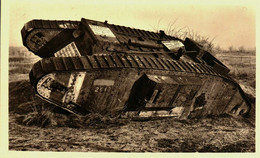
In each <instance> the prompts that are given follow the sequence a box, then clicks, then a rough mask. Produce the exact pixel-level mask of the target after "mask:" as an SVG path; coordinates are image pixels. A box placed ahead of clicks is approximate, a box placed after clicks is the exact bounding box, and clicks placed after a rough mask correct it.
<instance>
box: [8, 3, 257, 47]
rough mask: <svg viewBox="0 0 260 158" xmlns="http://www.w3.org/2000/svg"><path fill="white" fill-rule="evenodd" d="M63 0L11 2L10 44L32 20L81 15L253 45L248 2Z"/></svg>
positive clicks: (18, 42)
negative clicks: (185, 30)
mask: <svg viewBox="0 0 260 158" xmlns="http://www.w3.org/2000/svg"><path fill="white" fill-rule="evenodd" d="M64 1H65V0H64ZM64 1H59V0H58V1H56V0H51V1H48V4H47V3H46V2H45V3H40V2H37V3H35V2H34V3H32V2H30V1H21V2H18V1H13V3H11V4H10V8H9V15H10V18H9V22H10V27H9V29H10V30H9V33H10V36H9V40H10V42H9V43H10V46H22V39H21V33H20V30H21V29H22V27H23V25H24V23H26V22H28V21H30V20H32V19H50V20H80V19H81V18H82V17H84V18H87V19H93V20H99V21H105V20H108V22H109V23H112V24H119V25H124V26H130V27H135V28H140V29H145V30H153V28H154V27H155V28H157V27H158V23H159V27H158V29H161V30H163V29H166V28H167V26H168V25H169V24H171V23H174V21H175V23H174V26H173V27H175V28H182V27H188V28H189V29H190V30H193V31H194V32H196V33H199V34H201V35H202V36H207V37H209V38H210V39H212V38H214V41H213V42H214V43H215V45H219V46H220V47H222V48H225V49H226V48H228V47H229V46H234V47H236V48H237V47H240V46H244V47H245V48H254V47H255V45H256V44H255V43H256V39H255V38H256V37H255V36H256V32H255V30H256V20H255V14H256V13H255V7H254V5H253V4H250V3H248V4H243V5H237V4H236V5H234V4H232V3H229V4H228V5H201V4H200V5H197V4H186V3H183V4H174V3H171V1H168V2H166V1H163V0H161V1H159V0H158V1H149V0H147V1H143V0H142V1H138V0H136V1H132V2H131V3H130V2H129V1H127V2H128V3H126V2H124V1H121V2H120V1H117V2H114V1H112V0H110V1H108V2H109V3H108V2H105V1H103V2H100V3H97V2H96V3H94V2H89V1H88V2H86V1H85V3H80V2H79V1H77V3H61V2H64ZM162 1H163V2H164V3H161V2H162ZM43 2H44V1H43ZM54 2H56V3H54ZM70 2H71V1H70ZM140 2H141V3H140Z"/></svg>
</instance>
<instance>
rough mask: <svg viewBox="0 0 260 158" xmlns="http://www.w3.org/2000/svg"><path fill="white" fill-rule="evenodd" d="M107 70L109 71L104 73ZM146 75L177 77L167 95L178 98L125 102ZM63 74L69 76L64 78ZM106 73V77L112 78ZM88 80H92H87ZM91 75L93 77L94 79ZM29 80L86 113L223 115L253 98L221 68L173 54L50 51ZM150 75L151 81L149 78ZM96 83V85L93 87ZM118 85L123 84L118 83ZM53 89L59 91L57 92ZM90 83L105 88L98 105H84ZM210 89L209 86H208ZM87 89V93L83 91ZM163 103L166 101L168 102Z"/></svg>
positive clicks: (241, 110)
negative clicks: (60, 53)
mask: <svg viewBox="0 0 260 158" xmlns="http://www.w3.org/2000/svg"><path fill="white" fill-rule="evenodd" d="M104 74H107V75H105V76H104ZM109 74H113V75H109ZM111 76H115V77H111ZM142 76H150V77H148V78H153V81H156V80H157V79H158V78H160V79H158V83H159V82H161V81H163V78H166V79H165V81H164V82H166V81H167V80H170V79H171V78H173V79H174V80H178V82H177V83H176V84H177V85H178V86H177V87H178V88H177V89H176V91H173V92H174V93H173V92H172V94H169V96H170V95H171V97H173V98H175V99H172V100H171V104H169V105H168V104H167V105H166V106H163V107H161V106H158V105H157V104H156V105H155V104H152V103H151V106H149V104H148V103H149V101H146V100H141V101H142V102H145V103H142V104H141V103H140V105H144V104H146V106H145V107H141V108H138V107H134V108H132V109H131V108H128V107H127V105H128V104H130V102H131V100H130V99H129V98H131V94H130V93H132V91H133V89H134V88H133V87H134V85H135V83H136V82H137V80H140V78H145V82H142V84H146V80H147V79H146V78H147V77H142ZM166 76H167V77H168V78H167V77H166ZM64 78H65V80H66V81H64ZM104 78H108V80H105V79H104ZM109 78H110V79H109ZM111 78H112V79H113V80H115V85H114V86H117V87H116V88H113V89H115V90H117V92H116V93H120V89H124V90H123V91H127V92H126V93H125V96H121V95H119V94H117V96H115V95H116V94H115V92H114V91H112V90H111V87H109V85H110V84H111V85H112V84H113V83H112V80H111ZM119 78H122V79H119ZM156 78H157V79H156ZM88 80H89V81H90V83H87V82H88ZM91 80H92V81H93V82H91ZM104 80H105V81H106V84H107V85H105V86H103V88H102V86H100V87H98V85H101V84H100V81H102V82H104ZM159 80H161V81H159ZM189 80H191V81H189ZM30 81H31V84H32V85H34V88H35V91H36V94H37V95H39V96H40V97H41V98H43V99H45V100H47V101H48V102H51V103H52V104H55V105H56V106H59V107H61V108H63V109H65V110H67V111H70V112H72V113H74V114H79V115H85V114H86V113H87V112H88V111H89V109H91V108H93V109H94V110H95V109H96V110H97V111H99V112H100V111H102V110H103V111H104V112H107V111H110V112H111V111H123V112H125V116H127V117H139V118H140V117H169V116H171V117H172V116H173V117H178V118H187V117H198V116H206V115H219V114H222V113H228V114H234V115H245V114H247V113H248V112H249V110H250V103H249V102H248V100H247V98H246V97H245V94H244V92H243V91H242V89H241V88H240V86H239V85H238V84H237V83H236V82H235V81H234V80H232V79H231V78H230V77H228V76H226V75H221V74H219V73H218V72H216V71H215V70H214V69H213V68H212V67H210V66H207V65H203V64H197V63H189V62H182V61H176V60H171V59H160V58H153V57H144V56H137V55H123V54H113V55H93V56H84V57H51V58H46V59H42V60H40V61H39V62H37V63H36V64H35V65H34V66H33V68H32V70H31V72H30ZM148 81H149V83H150V80H149V79H148ZM167 82H168V81H167ZM171 82H172V81H171ZM169 83H170V82H169ZM95 84H96V88H95V89H93V87H94V85H95ZM102 84H103V83H102ZM167 84H168V83H167ZM171 84H172V83H171ZM176 84H175V85H176ZM82 85H83V86H82ZM119 85H123V86H122V87H119ZM124 85H125V86H124ZM169 86H170V84H169ZM97 87H98V88H97ZM104 87H105V88H106V90H105V88H104ZM175 87H176V86H175ZM185 87H186V88H185ZM187 87H189V88H190V89H191V90H190V89H189V88H187ZM84 88H85V89H84ZM101 88H102V90H101ZM214 88H218V89H219V91H218V90H212V89H214ZM53 89H55V91H59V92H53ZM82 89H83V90H82ZM86 89H89V91H87V92H86ZM91 89H92V90H93V92H94V91H95V92H97V93H99V92H100V94H102V95H100V96H102V97H100V98H98V99H99V100H96V102H97V103H96V102H95V105H96V106H95V105H94V104H91V105H93V106H94V107H89V106H87V105H86V104H87V103H86V102H84V101H85V100H84V97H86V96H88V97H89V96H90V95H91V92H90V91H91ZM185 89H186V90H185ZM208 89H211V91H208ZM130 90H131V92H130ZM183 90H184V91H187V90H188V91H189V90H190V91H189V93H191V92H192V91H196V93H195V94H193V96H191V97H190V99H187V96H186V95H187V94H185V95H184V96H181V95H180V94H181V93H185V92H184V91H183ZM221 90H222V92H221ZM123 91H122V92H123ZM213 91H214V92H213ZM51 93H52V94H51ZM54 93H55V95H54ZM83 93H88V94H86V95H83ZM56 94H57V95H56ZM94 94H96V93H94ZM126 94H127V95H126ZM82 95H83V96H82ZM203 95H204V97H203ZM205 95H206V98H207V99H208V104H206V105H205V104H204V103H200V104H201V105H197V104H199V103H197V102H199V101H200V100H201V98H202V100H204V101H205ZM52 96H53V97H52ZM126 96H128V97H126ZM164 96H166V99H167V97H168V94H164ZM109 97H111V98H118V99H117V100H116V101H114V100H113V101H105V102H104V100H106V99H107V98H109ZM155 97H156V96H155ZM182 97H183V98H182ZM102 98H105V99H102ZM152 98H153V96H152ZM209 98H211V99H209ZM207 99H206V100H207ZM77 100H81V101H77ZM129 100H130V101H129ZM176 100H177V101H176ZM187 100H189V101H190V102H189V104H191V105H190V106H188V105H183V104H182V103H186V104H188V101H187ZM102 101H103V102H102ZM202 102H203V101H202ZM210 102H211V103H210ZM135 104H136V103H135ZM138 104H139V102H138ZM160 104H163V105H164V102H162V103H160ZM97 105H103V107H102V108H101V107H98V106H97ZM93 109H92V110H93ZM91 112H92V111H91Z"/></svg>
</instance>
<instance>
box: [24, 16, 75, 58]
mask: <svg viewBox="0 0 260 158" xmlns="http://www.w3.org/2000/svg"><path fill="white" fill-rule="evenodd" d="M79 23H80V22H79V21H70V20H68V21H66V20H32V21H29V22H28V23H26V24H25V25H24V27H23V28H22V30H21V34H22V39H23V45H24V46H25V47H27V48H28V49H29V50H30V51H32V52H34V53H36V52H37V51H38V50H39V49H40V48H42V47H43V46H44V45H46V43H47V42H49V41H50V40H51V39H52V38H53V37H55V36H56V35H57V34H59V33H60V32H61V31H62V30H75V29H77V28H78V25H79Z"/></svg>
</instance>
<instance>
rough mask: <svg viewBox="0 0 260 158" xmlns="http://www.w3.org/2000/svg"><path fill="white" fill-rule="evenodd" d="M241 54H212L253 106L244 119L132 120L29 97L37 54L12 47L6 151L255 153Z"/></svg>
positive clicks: (249, 66)
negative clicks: (86, 112)
mask: <svg viewBox="0 0 260 158" xmlns="http://www.w3.org/2000/svg"><path fill="white" fill-rule="evenodd" d="M18 52H19V53H18ZM20 54H22V55H20ZM244 54H245V53H244ZM244 54H242V55H241V54H237V53H233V54H232V53H228V54H217V58H218V59H220V60H221V61H223V62H224V63H225V64H227V66H228V67H230V68H231V75H232V76H233V77H235V79H236V80H237V81H238V82H239V83H241V84H242V86H241V87H242V88H243V89H244V90H245V92H247V94H248V96H249V97H250V100H251V102H252V103H253V109H252V112H251V113H250V117H249V118H247V119H241V118H234V117H231V116H227V115H223V116H220V117H214V116H212V117H208V118H201V119H194V120H185V121H184V120H173V119H157V120H147V121H134V120H127V119H122V118H112V117H110V116H100V115H98V114H91V115H87V116H85V117H77V116H74V115H70V114H68V113H67V112H65V111H62V110H60V109H57V108H54V107H53V106H51V105H50V104H48V103H46V102H44V101H42V100H41V99H39V98H37V97H36V96H34V92H33V89H32V87H31V85H30V83H29V77H28V73H29V71H30V69H31V66H32V64H33V63H34V62H35V61H37V60H39V58H35V56H33V55H31V54H30V53H28V52H26V50H25V49H21V48H12V49H10V59H9V68H10V69H9V70H10V72H9V149H10V150H19V151H25V150H26V151H80V152H89V151H92V152H196V151H198V152H255V123H254V121H255V120H254V119H255V117H254V115H255V114H254V110H255V108H254V100H255V56H254V54H253V55H252V54H250V55H244ZM234 56H236V57H234ZM241 56H242V57H241ZM243 56H250V58H249V59H248V58H247V57H243ZM245 60H248V62H245Z"/></svg>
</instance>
